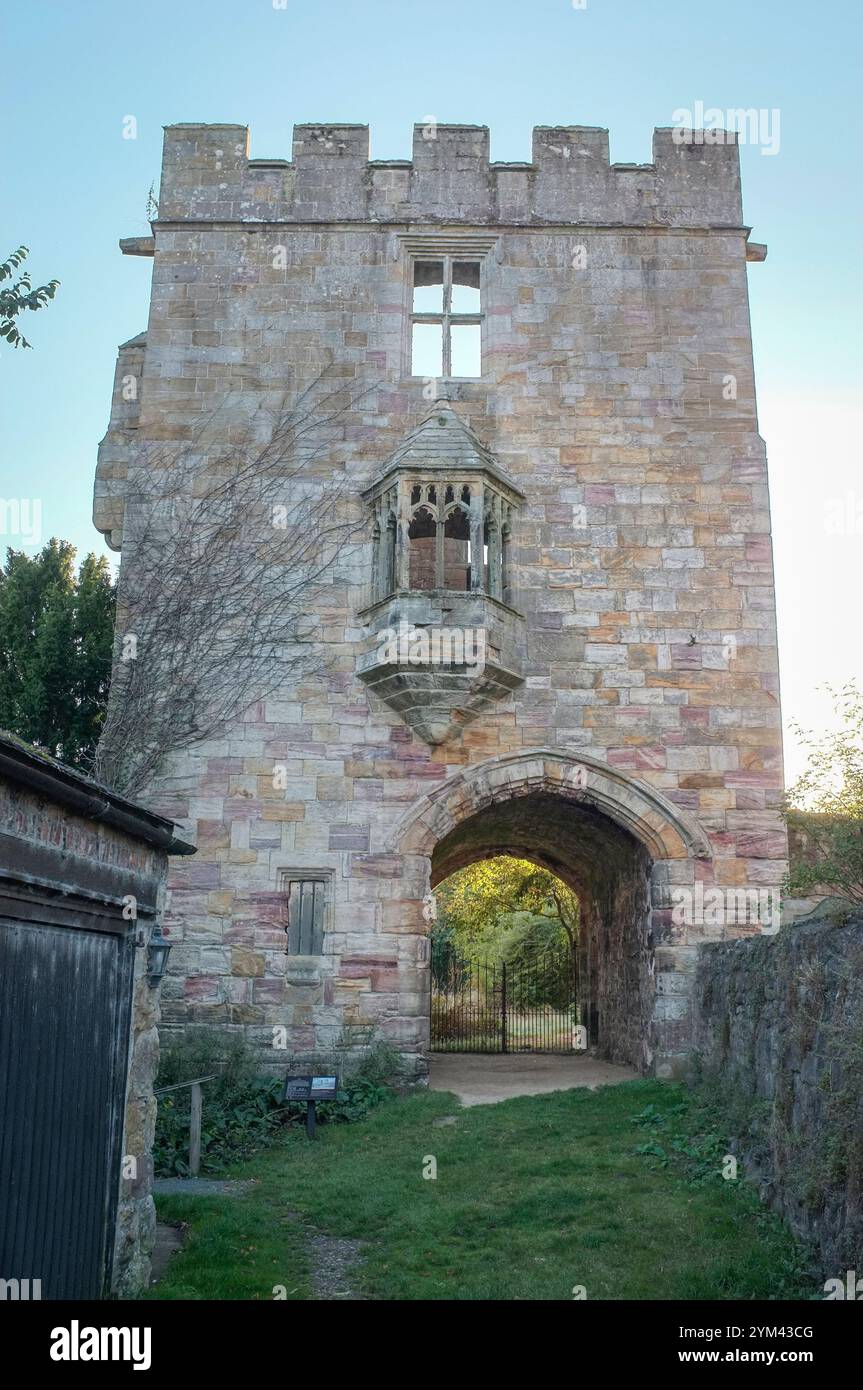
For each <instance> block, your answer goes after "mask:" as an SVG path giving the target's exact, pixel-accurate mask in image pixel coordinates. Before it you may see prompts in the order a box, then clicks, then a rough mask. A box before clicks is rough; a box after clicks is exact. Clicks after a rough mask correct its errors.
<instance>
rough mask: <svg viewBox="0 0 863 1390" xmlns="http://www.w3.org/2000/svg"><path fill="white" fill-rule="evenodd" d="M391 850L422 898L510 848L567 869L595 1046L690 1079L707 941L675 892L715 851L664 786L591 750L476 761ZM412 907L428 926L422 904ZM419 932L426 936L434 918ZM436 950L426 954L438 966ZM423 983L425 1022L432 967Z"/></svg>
mask: <svg viewBox="0 0 863 1390" xmlns="http://www.w3.org/2000/svg"><path fill="white" fill-rule="evenodd" d="M392 848H393V850H394V851H395V852H396V853H398V854H400V855H401V856H402V862H403V864H404V868H405V873H406V882H408V883H410V884H412V885H413V886H414V888H415V889H420V888H421V889H422V892H423V894H427V893H428V891H429V890H430V889H431V888H432V887H434V886H436V885H437V884H438V883H440V882H442V881H443V879H445V878H447V877H448V876H449V875H450V874H451V873H453V872H455V870H456V869H460V868H464V867H465V866H466V865H468V864H471V863H474V862H476V861H477V860H479V859H486V858H492V857H494V856H495V855H500V854H513V855H517V856H518V857H520V858H525V859H530V860H532V861H533V862H535V863H537V864H540V865H542V866H543V867H544V868H547V869H550V870H551V871H552V872H553V873H555V874H557V875H558V877H560V878H561V879H563V881H564V882H565V883H567V884H569V886H570V887H571V888H572V889H573V890H574V891H575V892H576V893H577V894H578V896H579V898H580V900H581V905H582V943H581V977H582V980H583V981H584V982H585V983H584V996H583V1003H584V1022H585V1023H586V1024H587V1027H588V1035H589V1041H590V1044H591V1045H592V1046H593V1047H595V1049H596V1052H597V1054H598V1055H599V1056H601V1057H603V1058H606V1059H607V1060H609V1061H614V1062H624V1063H629V1064H630V1065H633V1066H635V1067H637V1068H638V1069H639V1070H640V1071H642V1072H649V1071H655V1073H656V1074H657V1075H659V1076H666V1077H668V1076H675V1075H679V1074H680V1073H681V1071H682V1070H683V1069H684V1067H685V1064H686V1060H687V1057H688V1053H689V1045H690V1007H689V996H690V983H691V971H692V968H693V966H694V955H695V946H694V945H693V944H692V943H690V941H689V940H688V935H687V929H686V928H685V927H678V926H674V925H672V922H671V912H670V891H671V888H672V887H673V886H678V885H686V884H692V883H694V881H695V876H696V861H697V860H699V859H702V860H704V859H709V858H710V857H711V849H710V843H709V841H708V839H707V836H706V835H705V833H704V831H703V830H702V828H701V827H700V826H699V825H698V824H697V823H696V822H694V821H692V820H691V819H690V818H689V817H687V816H686V815H684V814H683V813H682V812H681V811H680V810H679V809H678V808H677V807H676V806H674V805H673V804H672V803H671V802H669V801H668V800H667V799H666V798H665V797H664V796H662V795H661V793H659V792H657V791H656V790H655V789H654V788H652V787H649V786H647V785H645V784H643V783H640V782H637V781H635V780H634V779H633V778H631V777H628V776H627V775H625V774H624V773H622V772H619V771H618V770H616V769H614V768H611V767H609V766H608V765H607V764H605V763H603V762H602V761H600V760H599V759H597V758H594V757H592V756H590V755H582V756H575V755H574V754H571V753H564V752H561V751H559V750H555V749H545V748H537V749H527V750H524V751H522V752H520V753H514V754H510V755H508V756H505V757H502V758H496V759H493V760H491V761H488V762H483V763H478V764H475V765H473V766H471V767H467V768H465V769H463V770H462V771H461V772H459V773H457V774H456V775H455V776H453V777H451V778H449V779H448V780H447V781H446V782H444V783H442V784H441V785H440V786H438V787H436V788H435V789H434V790H433V791H431V792H429V794H428V795H427V796H425V797H423V798H422V799H421V800H420V801H419V802H417V803H415V804H414V805H413V806H412V807H411V808H410V809H409V810H408V811H407V812H406V813H405V815H404V816H403V817H402V818H401V820H400V821H399V823H398V825H397V826H396V828H395V831H394V835H393V845H392ZM403 905H404V907H407V905H408V904H407V903H404V904H403ZM413 906H414V908H415V909H416V910H417V912H418V916H417V918H415V919H414V920H415V921H416V922H417V925H419V920H420V915H419V914H420V909H421V903H418V902H417V901H416V900H414V903H413ZM425 917H426V918H427V917H428V912H427V911H426V913H425ZM421 930H422V933H423V936H427V932H428V923H427V921H423V923H422V927H421ZM424 946H425V948H426V949H425V950H423V949H422V947H420V949H419V950H418V952H417V955H418V958H419V959H420V960H421V961H423V962H427V959H428V950H427V946H428V943H427V940H426V941H425V942H424ZM421 978H422V979H423V981H424V989H425V1000H424V1003H422V1004H420V1005H419V1018H418V1023H419V1025H420V1028H422V1024H423V1021H424V1019H425V1018H426V1015H427V995H428V968H427V966H426V969H425V972H424V975H423V976H422V977H421ZM425 1027H426V1032H425V1034H424V1037H421V1038H420V1045H421V1047H424V1048H427V1046H428V1034H427V1022H426V1023H425Z"/></svg>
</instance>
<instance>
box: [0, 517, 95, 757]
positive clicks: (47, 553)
mask: <svg viewBox="0 0 863 1390" xmlns="http://www.w3.org/2000/svg"><path fill="white" fill-rule="evenodd" d="M75 553H76V552H75V547H74V546H72V545H70V544H69V542H68V541H58V540H55V539H52V540H50V541H49V542H48V544H47V545H46V546H44V548H43V549H42V550H41V551H40V553H39V554H38V555H34V556H30V555H27V554H25V553H24V552H23V551H16V550H11V549H10V550H8V551H7V554H6V564H5V565H4V566H2V567H0V727H2V728H4V729H8V730H9V731H10V733H14V734H18V735H19V737H21V738H24V739H26V740H27V741H28V742H29V743H34V744H36V745H38V746H39V747H41V748H44V749H45V750H46V752H48V753H51V754H52V755H53V756H54V757H57V758H62V760H63V761H64V762H67V763H70V764H71V765H72V766H75V767H83V768H89V766H90V764H91V761H92V757H93V754H94V751H95V747H96V742H97V740H98V737H99V732H100V730H101V727H102V722H103V719H104V711H105V705H106V702H107V698H108V686H109V682H110V676H111V650H112V643H113V631H114V597H115V595H114V583H113V580H112V578H111V573H110V570H109V568H108V562H107V560H106V559H105V558H104V557H103V556H96V555H88V556H87V557H86V559H85V560H84V561H83V563H82V564H81V567H80V570H79V571H78V573H77V575H76V573H75Z"/></svg>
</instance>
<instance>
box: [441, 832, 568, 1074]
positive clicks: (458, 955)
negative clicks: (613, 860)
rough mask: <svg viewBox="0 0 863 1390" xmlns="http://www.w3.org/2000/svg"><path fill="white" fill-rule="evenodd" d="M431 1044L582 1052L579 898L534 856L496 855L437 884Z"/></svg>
mask: <svg viewBox="0 0 863 1390" xmlns="http://www.w3.org/2000/svg"><path fill="white" fill-rule="evenodd" d="M435 900H436V905H437V911H436V914H435V922H434V926H433V927H432V931H431V1019H430V1022H431V1050H432V1052H445V1053H450V1052H483V1053H498V1052H499V1053H529V1052H537V1053H564V1054H566V1053H573V1052H583V1051H584V1050H585V1049H586V1045H587V1030H586V1028H585V1027H584V1025H583V1023H582V1019H581V1011H580V1009H579V988H578V943H579V904H578V899H577V898H576V896H575V894H574V893H573V892H572V890H571V889H570V888H569V887H568V886H567V885H566V884H565V883H564V882H563V881H562V880H561V879H560V878H558V877H557V876H556V875H555V874H553V873H551V872H550V871H549V870H548V869H546V868H543V867H542V866H541V865H539V864H536V863H533V862H531V861H529V860H527V859H519V858H516V857H515V856H513V855H494V856H493V857H490V858H483V859H481V860H480V861H475V862H474V863H472V864H468V865H466V866H465V867H464V868H461V869H457V870H456V871H455V873H454V874H451V875H450V876H449V877H448V878H447V879H445V880H444V882H443V883H441V884H438V886H437V890H436V892H435Z"/></svg>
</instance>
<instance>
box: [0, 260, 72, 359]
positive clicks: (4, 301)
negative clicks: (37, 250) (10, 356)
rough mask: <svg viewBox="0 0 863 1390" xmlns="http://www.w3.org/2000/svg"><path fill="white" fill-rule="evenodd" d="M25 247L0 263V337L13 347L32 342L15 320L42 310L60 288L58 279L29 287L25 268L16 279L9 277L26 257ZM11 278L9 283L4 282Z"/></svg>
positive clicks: (28, 276) (30, 283)
mask: <svg viewBox="0 0 863 1390" xmlns="http://www.w3.org/2000/svg"><path fill="white" fill-rule="evenodd" d="M29 254H30V251H29V249H28V247H26V246H19V247H18V249H17V251H13V252H12V254H11V255H10V256H7V258H6V260H5V261H3V262H2V263H0V338H3V339H5V341H6V342H7V343H8V344H9V346H10V347H13V348H19V347H20V348H32V346H33V345H32V343H28V341H27V339H26V338H25V337H24V336H23V334H22V333H21V331H20V329H19V327H18V323H17V320H18V319H19V318H20V317H21V315H22V314H23V313H26V312H27V311H29V312H30V313H35V312H36V311H37V310H38V309H44V308H45V306H46V304H49V303H50V301H51V300H52V299H53V298H54V296H55V294H56V293H57V290H58V289H59V287H60V281H59V280H49V281H48V283H47V285H39V286H37V288H36V289H34V288H33V282H32V280H31V279H30V273H29V271H26V270H25V271H24V273H23V275H21V276H19V278H18V279H17V280H13V277H14V275H15V273H16V271H18V270H19V269H20V268H21V266H22V265H23V264H24V262H25V261H26V259H27V257H28V256H29ZM9 281H12V283H11V284H9V283H8V282H9Z"/></svg>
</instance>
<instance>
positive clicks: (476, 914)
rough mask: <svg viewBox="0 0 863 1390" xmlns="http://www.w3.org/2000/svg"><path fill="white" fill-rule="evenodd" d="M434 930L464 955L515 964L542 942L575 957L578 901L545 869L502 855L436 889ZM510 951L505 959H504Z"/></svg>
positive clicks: (478, 864) (475, 865)
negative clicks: (565, 949) (559, 945)
mask: <svg viewBox="0 0 863 1390" xmlns="http://www.w3.org/2000/svg"><path fill="white" fill-rule="evenodd" d="M435 898H436V900H437V905H438V926H437V928H436V930H435V936H436V937H437V936H438V934H446V937H447V938H448V940H449V941H450V942H451V943H452V947H453V948H454V949H456V950H459V951H461V952H462V953H464V954H466V955H473V956H477V955H487V954H491V955H495V956H497V957H498V958H499V959H501V960H504V959H506V960H509V959H514V958H515V955H516V954H519V953H524V951H525V950H527V949H531V950H535V949H536V948H537V946H538V945H539V944H540V943H541V942H545V943H546V944H548V945H551V944H553V941H554V940H555V938H556V940H557V941H561V940H565V941H566V942H567V944H568V947H569V950H570V953H571V955H572V956H573V957H574V955H575V950H576V946H577V944H578V919H579V909H578V898H577V897H576V895H575V894H574V893H573V892H572V890H571V889H570V888H567V886H566V884H565V883H563V882H562V881H561V880H560V879H559V878H557V877H556V876H555V875H554V874H553V873H550V872H549V870H548V869H541V868H539V867H538V866H537V865H536V864H531V863H530V862H529V860H527V859H516V858H514V857H512V856H511V855H500V856H498V857H496V858H494V859H483V860H480V861H478V862H477V863H476V864H471V865H469V866H468V867H467V868H465V869H459V870H458V872H457V873H454V874H452V875H451V877H450V878H448V879H447V880H446V882H445V883H443V884H442V885H441V886H440V888H438V890H437V892H436V894H435ZM507 952H508V954H507Z"/></svg>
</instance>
